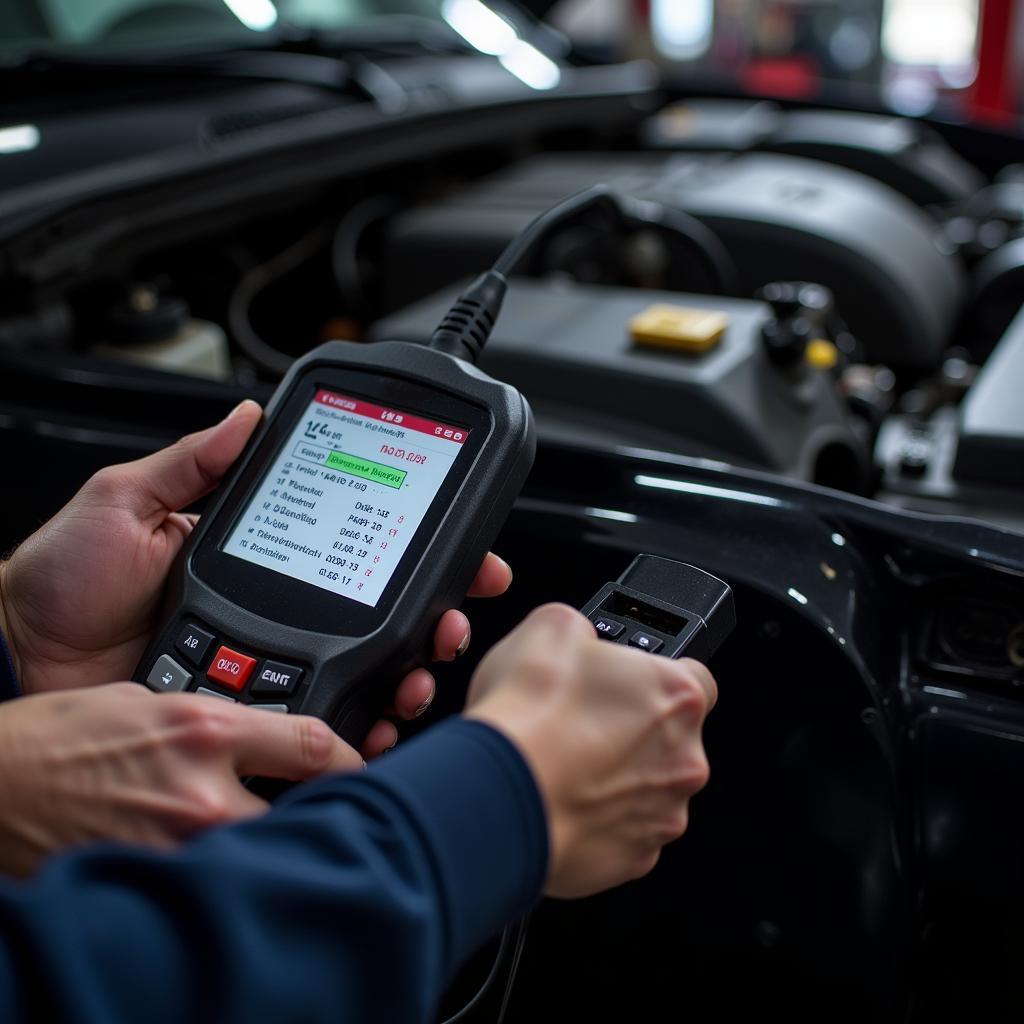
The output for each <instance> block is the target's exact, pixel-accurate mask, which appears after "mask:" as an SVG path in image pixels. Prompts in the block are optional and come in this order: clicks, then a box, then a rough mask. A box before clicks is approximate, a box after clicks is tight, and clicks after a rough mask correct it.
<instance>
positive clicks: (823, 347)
mask: <svg viewBox="0 0 1024 1024" xmlns="http://www.w3.org/2000/svg"><path fill="white" fill-rule="evenodd" d="M804 358H805V359H806V360H807V365H808V366H813V367H814V368H815V369H816V370H831V369H832V367H833V366H835V365H836V363H838V362H839V350H838V349H837V348H836V347H835V345H833V344H832V342H831V341H826V340H825V339H824V338H814V339H813V340H812V341H809V342H808V343H807V351H806V352H805V353H804Z"/></svg>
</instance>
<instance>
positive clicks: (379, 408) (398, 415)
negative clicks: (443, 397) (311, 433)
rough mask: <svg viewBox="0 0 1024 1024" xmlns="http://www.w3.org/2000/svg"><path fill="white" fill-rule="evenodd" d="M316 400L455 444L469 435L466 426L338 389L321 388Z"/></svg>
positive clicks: (388, 424) (334, 407) (333, 407)
mask: <svg viewBox="0 0 1024 1024" xmlns="http://www.w3.org/2000/svg"><path fill="white" fill-rule="evenodd" d="M316 400H317V401H318V402H320V403H321V404H322V405H329V406H330V407H331V408H332V409H338V410H340V411H341V412H350V413H352V414H353V415H355V416H365V417H366V419H368V420H378V421H379V422H381V423H383V424H386V425H387V426H392V427H401V429H402V430H415V431H417V432H418V433H420V434H429V435H430V436H431V437H441V438H444V440H445V441H452V442H454V443H455V444H463V443H464V442H465V440H466V438H467V437H469V430H468V428H466V427H453V426H452V425H451V424H450V423H439V422H437V421H436V420H425V419H423V418H422V417H420V416H413V415H412V413H408V412H401V411H399V410H398V409H388V408H386V407H385V406H383V405H374V404H373V402H366V401H364V400H363V399H362V398H350V397H349V396H348V395H339V394H338V393H337V392H336V391H325V390H324V389H323V388H321V389H320V390H319V391H317V393H316Z"/></svg>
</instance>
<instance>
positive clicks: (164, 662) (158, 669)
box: [146, 654, 192, 693]
mask: <svg viewBox="0 0 1024 1024" xmlns="http://www.w3.org/2000/svg"><path fill="white" fill-rule="evenodd" d="M146 682H147V683H148V684H149V686H150V687H152V689H154V690H156V691H157V693H176V692H177V691H178V690H184V689H185V687H186V686H188V684H189V683H191V682H192V676H191V675H190V674H189V673H188V672H186V671H185V670H184V669H183V668H182V667H181V666H180V665H179V664H178V663H177V662H176V661H175V660H174V659H173V658H172V657H171V656H170V655H169V654H161V655H160V657H159V658H157V660H156V664H155V665H154V666H153V668H152V671H150V673H149V675H148V676H146Z"/></svg>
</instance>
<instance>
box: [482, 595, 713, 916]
mask: <svg viewBox="0 0 1024 1024" xmlns="http://www.w3.org/2000/svg"><path fill="white" fill-rule="evenodd" d="M716 697H717V689H716V687H715V681H714V679H713V678H712V676H711V673H710V672H709V671H708V670H707V669H706V668H705V667H704V666H703V665H701V664H700V663H699V662H696V661H691V660H689V659H681V660H679V661H672V660H670V659H668V658H661V657H658V656H657V655H652V654H648V653H646V652H644V651H640V650H637V649H635V648H629V647H624V646H619V645H616V644H611V643H608V642H607V641H606V640H600V639H598V637H597V635H596V633H595V631H594V627H593V625H592V624H591V623H590V622H588V621H587V619H585V618H584V617H583V616H582V615H580V614H579V612H577V611H575V610H574V609H572V608H569V607H568V606H566V605H545V606H544V607H542V608H538V609H537V610H536V611H534V612H533V613H531V614H530V615H529V616H528V617H527V618H526V619H525V620H524V622H523V623H522V624H521V625H519V626H518V627H517V628H516V629H515V630H513V631H512V632H511V633H510V634H509V635H508V636H507V637H506V638H505V639H504V640H502V641H501V643H499V644H497V645H496V646H495V647H494V648H492V649H491V651H490V652H489V653H488V654H487V656H486V657H485V658H484V659H483V660H482V661H481V663H480V665H479V667H478V668H477V671H476V673H475V675H474V677H473V681H472V683H471V684H470V690H469V695H468V699H467V702H466V712H465V714H466V716H467V717H470V718H477V719H480V720H482V721H484V722H487V723H488V724H489V725H492V726H494V727H495V728H497V729H498V730H500V731H501V732H503V733H504V734H505V735H506V736H508V737H509V739H511V740H512V741H513V742H514V743H515V744H516V746H517V747H518V748H519V750H520V751H521V752H522V754H523V756H524V757H525V758H526V761H527V763H528V764H529V766H530V768H531V769H532V771H533V774H534V777H535V778H536V780H537V784H538V787H539V789H540V791H541V795H542V797H543V799H544V803H545V808H546V811H547V817H548V829H549V834H550V838H551V861H550V869H549V872H548V878H547V883H546V886H545V891H546V893H547V894H548V895H549V896H560V897H576V896H586V895H590V894H591V893H595V892H599V891H600V890H602V889H607V888H611V887H612V886H614V885H618V884H620V883H622V882H625V881H629V880H630V879H634V878H639V877H641V876H642V875H645V874H647V872H649V871H650V870H651V869H652V868H653V867H654V865H655V864H656V863H657V861H658V857H659V855H660V852H661V848H662V847H663V846H664V845H665V844H666V843H668V842H670V841H671V840H673V839H677V838H679V836H681V835H682V834H683V832H684V831H685V830H686V826H687V821H688V801H689V799H690V797H692V796H693V794H694V793H696V792H697V791H698V790H699V789H701V788H702V787H703V786H704V785H705V784H706V782H707V780H708V763H707V758H706V757H705V754H704V747H703V744H702V742H701V727H702V725H703V723H704V719H705V717H706V716H707V714H708V712H709V711H710V710H711V708H712V707H713V706H714V703H715V700H716Z"/></svg>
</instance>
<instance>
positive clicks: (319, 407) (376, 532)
mask: <svg viewBox="0 0 1024 1024" xmlns="http://www.w3.org/2000/svg"><path fill="white" fill-rule="evenodd" d="M469 433H470V432H469V429H468V428H466V427H461V426H453V425H452V424H449V423H439V422H436V421H434V420H430V419H425V418H423V417H421V416H418V415H415V414H413V413H410V412H408V411H407V410H401V409H394V408H388V407H385V406H381V405H376V404H374V403H373V402H371V401H367V400H365V399H362V398H355V397H351V396H349V395H343V394H339V393H338V392H336V391H328V390H325V389H323V388H320V389H318V390H317V392H316V394H315V396H314V398H313V400H312V401H311V402H310V403H309V405H308V406H307V408H306V410H305V412H304V413H303V415H302V416H300V417H299V421H298V422H297V423H296V425H295V428H294V429H293V430H292V432H291V433H290V434H289V435H288V437H287V438H286V440H285V442H284V444H283V445H282V447H281V448H280V450H279V451H278V452H277V455H276V456H275V457H274V459H273V460H272V462H271V463H270V466H269V468H268V470H267V472H266V473H265V474H264V475H263V477H262V478H261V479H260V481H259V483H258V484H257V485H256V489H255V491H254V492H253V496H252V498H251V499H250V501H249V502H248V504H247V505H246V506H245V508H244V509H243V510H242V513H241V515H240V516H239V519H238V521H237V522H236V524H235V526H234V529H233V530H232V531H231V533H230V534H229V535H228V538H227V540H226V541H225V542H224V545H223V548H222V550H223V551H224V552H225V553H226V554H228V555H232V556H234V557H235V558H241V559H244V560H245V561H247V562H252V563H253V564H255V565H259V566H262V567H264V568H266V569H271V570H273V571H274V572H278V573H281V574H283V575H285V576H291V577H292V578H294V579H297V580H302V581H303V582H304V583H309V584H312V585H313V586H315V587H320V588H322V589H323V590H328V591H330V592H331V593H334V594H339V595H341V596H343V597H347V598H350V599H352V600H353V601H358V602H359V603H360V604H365V605H369V606H370V607H376V605H377V602H378V601H379V600H380V596H381V594H382V593H383V591H384V588H385V587H386V586H387V584H388V582H389V581H390V580H391V577H392V576H393V575H394V573H395V570H396V569H397V568H398V563H399V562H400V561H401V558H402V555H403V554H404V553H405V551H406V548H408V546H409V543H410V542H411V541H412V538H413V536H414V534H415V533H416V530H417V528H418V527H419V525H420V523H421V522H422V521H423V518H424V516H425V515H426V514H427V510H428V509H429V508H430V505H431V502H433V500H434V498H435V497H436V496H437V492H438V491H439V490H440V488H441V485H442V484H443V483H444V480H445V478H446V477H447V476H448V473H449V472H450V470H451V468H452V465H453V464H454V462H455V460H456V458H457V457H458V455H459V452H460V451H461V450H462V446H463V444H464V443H465V442H466V439H467V438H468V437H469Z"/></svg>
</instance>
